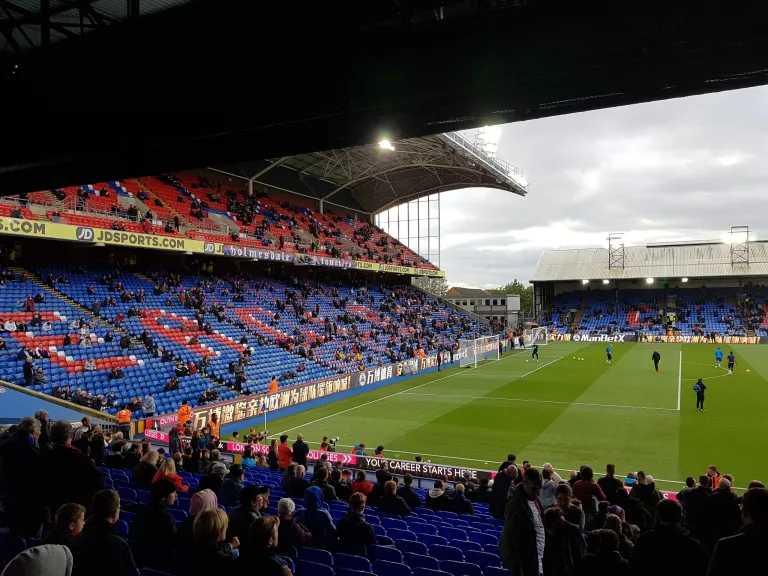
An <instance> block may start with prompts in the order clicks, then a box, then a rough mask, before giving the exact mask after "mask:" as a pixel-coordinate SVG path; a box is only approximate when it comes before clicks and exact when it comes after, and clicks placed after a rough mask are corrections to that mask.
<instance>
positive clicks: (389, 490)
mask: <svg viewBox="0 0 768 576" xmlns="http://www.w3.org/2000/svg"><path fill="white" fill-rule="evenodd" d="M379 512H384V513H386V514H399V515H400V516H410V515H411V513H412V512H411V507H410V506H408V504H407V503H406V501H405V500H404V499H403V498H402V497H401V496H399V495H398V494H397V482H394V481H393V480H389V481H388V482H386V483H385V484H384V494H382V496H381V498H379Z"/></svg>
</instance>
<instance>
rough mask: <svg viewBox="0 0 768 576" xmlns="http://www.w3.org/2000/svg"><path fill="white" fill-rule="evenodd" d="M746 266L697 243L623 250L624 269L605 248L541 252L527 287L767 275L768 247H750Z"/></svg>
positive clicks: (723, 249)
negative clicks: (530, 285) (613, 261)
mask: <svg viewBox="0 0 768 576" xmlns="http://www.w3.org/2000/svg"><path fill="white" fill-rule="evenodd" d="M748 246H749V254H748V260H747V261H746V262H734V259H733V257H732V253H731V245H730V244H726V243H724V242H717V243H715V242H712V241H703V242H702V241H699V242H693V243H680V244H676V243H672V244H670V243H667V244H663V245H658V244H649V245H647V246H629V247H625V248H624V266H623V267H616V266H614V267H609V266H608V262H609V259H608V249H607V248H594V247H593V248H570V249H558V250H547V251H545V252H543V253H542V254H541V256H540V258H539V261H538V262H537V264H536V267H535V268H534V271H533V273H532V274H531V279H530V282H532V283H534V282H573V281H580V280H640V279H645V278H656V279H665V278H717V277H722V278H726V277H745V276H753V277H754V276H768V242H766V241H763V240H760V241H754V242H749V244H748Z"/></svg>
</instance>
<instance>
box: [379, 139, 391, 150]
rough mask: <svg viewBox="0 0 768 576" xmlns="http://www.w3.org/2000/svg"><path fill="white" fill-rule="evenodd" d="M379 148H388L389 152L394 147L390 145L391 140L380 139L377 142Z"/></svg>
mask: <svg viewBox="0 0 768 576" xmlns="http://www.w3.org/2000/svg"><path fill="white" fill-rule="evenodd" d="M379 148H381V149H382V150H389V151H390V152H394V151H395V147H394V146H392V142H390V141H389V140H381V141H380V142H379Z"/></svg>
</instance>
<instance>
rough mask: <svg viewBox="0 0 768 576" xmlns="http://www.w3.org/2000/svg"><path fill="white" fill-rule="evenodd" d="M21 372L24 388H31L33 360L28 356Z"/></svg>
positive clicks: (33, 369)
mask: <svg viewBox="0 0 768 576" xmlns="http://www.w3.org/2000/svg"><path fill="white" fill-rule="evenodd" d="M22 372H23V373H24V386H26V387H27V388H29V387H30V386H32V384H33V383H34V381H35V365H34V360H32V357H31V356H28V357H27V358H26V359H25V360H24V366H23V367H22Z"/></svg>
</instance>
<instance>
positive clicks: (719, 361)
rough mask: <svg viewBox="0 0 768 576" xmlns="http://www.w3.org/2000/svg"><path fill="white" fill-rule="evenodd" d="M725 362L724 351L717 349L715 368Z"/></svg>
mask: <svg viewBox="0 0 768 576" xmlns="http://www.w3.org/2000/svg"><path fill="white" fill-rule="evenodd" d="M722 363H723V351H722V350H720V348H718V349H717V350H715V368H720V365H721V364H722Z"/></svg>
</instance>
